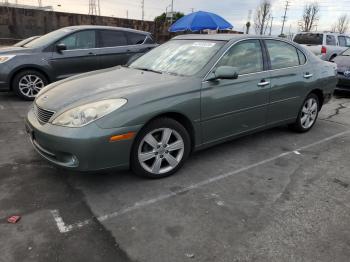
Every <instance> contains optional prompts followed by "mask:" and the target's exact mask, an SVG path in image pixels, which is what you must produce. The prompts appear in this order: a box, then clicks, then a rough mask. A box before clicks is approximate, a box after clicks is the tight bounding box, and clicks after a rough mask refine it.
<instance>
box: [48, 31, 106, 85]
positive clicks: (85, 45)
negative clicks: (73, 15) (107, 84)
mask: <svg viewBox="0 0 350 262" xmlns="http://www.w3.org/2000/svg"><path fill="white" fill-rule="evenodd" d="M56 44H64V45H65V46H66V47H67V50H64V51H61V52H57V51H56V49H55V50H54V51H53V53H52V57H51V59H50V64H51V66H52V69H53V70H52V71H53V73H54V75H55V78H56V79H57V80H60V79H63V78H66V77H69V76H72V75H76V74H80V73H84V72H88V71H93V70H97V69H99V60H98V58H97V56H96V31H95V30H84V31H78V32H75V33H72V34H70V35H68V36H66V37H64V38H63V39H61V40H60V41H58V42H57V43H56Z"/></svg>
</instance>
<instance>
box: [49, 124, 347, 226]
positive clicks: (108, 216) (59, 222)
mask: <svg viewBox="0 0 350 262" xmlns="http://www.w3.org/2000/svg"><path fill="white" fill-rule="evenodd" d="M347 134H350V130H347V131H344V132H341V133H338V134H335V135H333V136H329V137H327V138H324V139H321V140H319V141H316V142H314V143H311V144H308V145H306V146H302V147H300V148H298V149H293V150H291V151H287V152H284V153H281V154H279V155H276V156H274V157H270V158H267V159H265V160H262V161H259V162H257V163H254V164H251V165H248V166H245V167H242V168H240V169H237V170H234V171H231V172H227V173H224V174H221V175H218V176H215V177H212V178H209V179H206V180H203V181H201V182H198V183H195V184H192V185H189V186H187V187H185V188H182V189H179V190H177V191H173V192H170V193H166V194H162V195H159V196H157V197H155V198H151V199H147V200H141V201H138V202H135V203H134V204H133V205H131V206H129V207H126V208H123V209H120V210H118V211H114V212H111V213H109V214H105V215H101V216H98V217H93V218H89V219H86V220H83V221H79V222H77V223H74V224H70V225H66V224H65V223H64V220H63V218H62V217H61V216H60V214H59V211H58V210H51V214H52V216H53V218H54V220H55V222H56V225H57V228H58V230H59V232H60V233H68V232H70V231H72V230H75V229H79V228H82V227H84V226H86V225H88V224H90V223H91V222H92V221H94V220H98V221H99V222H103V221H106V220H109V219H111V218H114V217H117V216H120V215H123V214H126V213H129V212H131V211H134V210H137V209H140V208H143V207H146V206H149V205H152V204H155V203H157V202H160V201H162V200H166V199H168V198H171V197H174V196H177V195H180V194H182V193H185V192H187V191H190V190H193V189H197V188H199V187H202V186H205V185H208V184H211V183H213V182H216V181H219V180H222V179H225V178H227V177H230V176H233V175H236V174H238V173H241V172H244V171H247V170H249V169H252V168H255V167H258V166H261V165H264V164H267V163H269V162H272V161H274V160H277V159H279V158H282V157H285V156H287V155H290V154H295V152H298V153H299V154H300V151H302V150H305V149H308V148H310V147H314V146H317V145H319V144H322V143H325V142H328V141H330V140H333V139H335V138H338V137H341V136H344V135H347Z"/></svg>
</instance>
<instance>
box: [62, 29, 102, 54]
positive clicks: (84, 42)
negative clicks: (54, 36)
mask: <svg viewBox="0 0 350 262" xmlns="http://www.w3.org/2000/svg"><path fill="white" fill-rule="evenodd" d="M58 44H64V45H65V46H66V47H67V50H74V49H90V48H95V47H96V32H95V31H94V30H89V31H80V32H76V33H73V34H71V35H69V36H67V37H65V38H63V39H62V40H60V41H59V42H58Z"/></svg>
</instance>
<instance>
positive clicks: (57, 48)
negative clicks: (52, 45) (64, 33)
mask: <svg viewBox="0 0 350 262" xmlns="http://www.w3.org/2000/svg"><path fill="white" fill-rule="evenodd" d="M56 50H57V52H58V53H62V51H64V50H67V46H66V45H65V44H63V43H60V44H58V45H56Z"/></svg>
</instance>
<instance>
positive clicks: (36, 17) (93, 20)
mask: <svg viewBox="0 0 350 262" xmlns="http://www.w3.org/2000/svg"><path fill="white" fill-rule="evenodd" d="M72 25H108V26H119V27H127V28H133V29H137V30H143V31H148V32H151V33H152V34H153V35H154V36H155V38H156V40H157V41H158V42H159V43H162V42H165V41H167V40H168V39H170V38H171V34H169V33H168V31H167V30H168V27H169V25H165V24H159V25H157V24H156V23H155V22H153V21H141V20H131V19H123V18H114V17H104V16H90V15H83V14H72V13H62V12H52V11H42V10H33V9H23V8H13V7H5V6H0V44H5V43H6V44H7V43H11V42H16V41H17V40H20V39H24V38H27V37H30V36H33V35H43V34H46V33H48V32H50V31H53V30H56V29H59V28H62V27H66V26H72ZM1 39H2V41H1ZM1 42H2V43H1Z"/></svg>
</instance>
